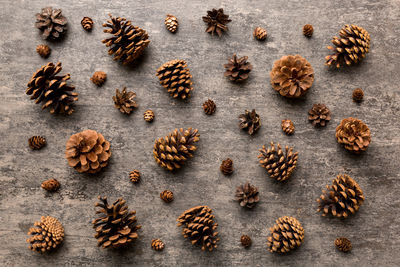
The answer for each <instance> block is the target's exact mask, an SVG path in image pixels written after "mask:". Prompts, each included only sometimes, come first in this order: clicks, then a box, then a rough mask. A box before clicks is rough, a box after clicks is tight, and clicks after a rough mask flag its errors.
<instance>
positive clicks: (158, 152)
mask: <svg viewBox="0 0 400 267" xmlns="http://www.w3.org/2000/svg"><path fill="white" fill-rule="evenodd" d="M199 140H200V134H198V130H197V129H192V128H188V129H187V130H183V129H182V128H180V129H179V130H178V129H175V130H174V131H173V132H171V133H170V134H168V135H167V136H165V137H163V138H160V139H158V140H156V141H155V143H154V149H153V154H154V159H155V160H156V162H157V163H158V164H159V165H160V166H161V167H163V168H165V169H167V170H169V171H172V170H175V169H180V168H181V166H182V165H183V164H184V163H185V162H186V160H187V159H188V158H192V157H193V154H192V153H193V152H194V151H195V150H196V146H195V143H196V142H197V141H199Z"/></svg>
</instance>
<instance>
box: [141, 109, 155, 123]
mask: <svg viewBox="0 0 400 267" xmlns="http://www.w3.org/2000/svg"><path fill="white" fill-rule="evenodd" d="M143 119H144V120H145V121H147V122H152V121H153V120H154V112H153V111H152V110H151V109H148V110H146V111H145V112H144V113H143Z"/></svg>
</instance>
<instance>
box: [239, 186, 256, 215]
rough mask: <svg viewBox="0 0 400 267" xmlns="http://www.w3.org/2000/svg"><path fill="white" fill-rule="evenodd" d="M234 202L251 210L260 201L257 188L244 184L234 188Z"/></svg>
mask: <svg viewBox="0 0 400 267" xmlns="http://www.w3.org/2000/svg"><path fill="white" fill-rule="evenodd" d="M235 197H236V200H237V201H239V204H240V206H241V207H247V208H249V209H251V208H253V207H254V206H255V205H256V204H257V202H258V201H259V200H260V197H259V195H258V189H257V187H255V186H253V185H251V184H250V183H249V182H246V183H245V184H244V185H240V186H238V187H237V188H236V194H235Z"/></svg>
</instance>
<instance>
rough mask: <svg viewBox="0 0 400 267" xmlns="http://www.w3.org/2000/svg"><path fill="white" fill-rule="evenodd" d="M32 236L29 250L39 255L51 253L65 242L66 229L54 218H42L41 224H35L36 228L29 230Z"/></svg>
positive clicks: (29, 241)
mask: <svg viewBox="0 0 400 267" xmlns="http://www.w3.org/2000/svg"><path fill="white" fill-rule="evenodd" d="M28 235H31V237H29V238H28V239H27V240H26V242H28V243H29V244H30V245H29V249H30V250H32V251H36V252H39V253H43V252H46V251H50V250H52V249H55V248H56V247H58V246H59V245H60V244H61V243H62V242H63V240H64V227H63V226H62V224H61V223H60V221H59V220H57V219H56V218H54V217H50V216H46V217H45V216H42V217H41V219H40V222H35V224H34V227H32V228H30V229H29V232H28Z"/></svg>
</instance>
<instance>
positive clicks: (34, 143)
mask: <svg viewBox="0 0 400 267" xmlns="http://www.w3.org/2000/svg"><path fill="white" fill-rule="evenodd" d="M28 145H29V147H30V148H31V149H33V150H38V149H41V148H42V147H44V146H45V145H46V138H44V137H43V136H39V135H35V136H32V137H31V138H29V139H28Z"/></svg>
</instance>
